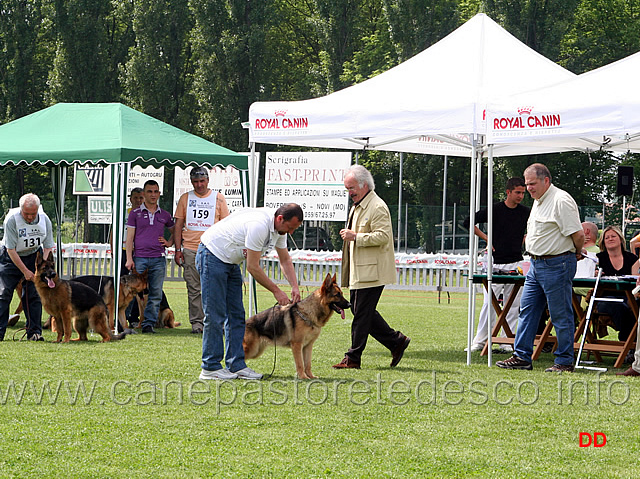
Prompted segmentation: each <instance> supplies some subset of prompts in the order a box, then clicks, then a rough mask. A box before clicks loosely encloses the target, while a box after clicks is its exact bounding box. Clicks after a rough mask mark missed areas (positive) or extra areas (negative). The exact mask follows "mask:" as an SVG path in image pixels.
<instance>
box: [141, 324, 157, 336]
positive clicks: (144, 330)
mask: <svg viewBox="0 0 640 479" xmlns="http://www.w3.org/2000/svg"><path fill="white" fill-rule="evenodd" d="M142 334H156V330H155V329H153V326H142Z"/></svg>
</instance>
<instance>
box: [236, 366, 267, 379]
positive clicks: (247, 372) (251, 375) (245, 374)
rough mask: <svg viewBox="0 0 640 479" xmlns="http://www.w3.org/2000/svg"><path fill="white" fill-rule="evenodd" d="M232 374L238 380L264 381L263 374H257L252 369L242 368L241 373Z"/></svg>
mask: <svg viewBox="0 0 640 479" xmlns="http://www.w3.org/2000/svg"><path fill="white" fill-rule="evenodd" d="M231 374H235V375H236V376H237V377H238V379H251V380H256V379H262V374H260V373H257V372H255V371H254V370H253V369H251V368H242V369H241V370H240V371H236V372H235V373H231Z"/></svg>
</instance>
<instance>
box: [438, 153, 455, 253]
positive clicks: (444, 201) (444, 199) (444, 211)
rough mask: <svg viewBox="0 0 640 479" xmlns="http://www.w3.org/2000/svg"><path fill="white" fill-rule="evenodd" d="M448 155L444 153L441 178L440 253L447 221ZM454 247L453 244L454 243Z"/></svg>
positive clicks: (442, 251)
mask: <svg viewBox="0 0 640 479" xmlns="http://www.w3.org/2000/svg"><path fill="white" fill-rule="evenodd" d="M448 164H449V157H448V156H447V155H444V178H443V179H442V228H441V229H440V231H441V232H440V253H444V235H445V227H444V223H445V221H447V169H448ZM454 247H455V245H454Z"/></svg>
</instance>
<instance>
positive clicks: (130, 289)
mask: <svg viewBox="0 0 640 479" xmlns="http://www.w3.org/2000/svg"><path fill="white" fill-rule="evenodd" d="M71 281H73V282H78V283H82V284H86V285H87V286H89V287H90V288H91V289H93V290H94V291H96V292H97V293H98V294H99V295H100V296H101V297H102V300H103V301H104V303H105V304H106V305H107V309H108V310H109V328H111V329H112V330H113V326H114V312H115V306H116V303H115V300H114V296H115V295H114V287H113V276H97V275H87V276H78V277H77V278H72V279H71ZM147 287H148V283H147V272H146V271H145V272H144V273H142V274H139V273H138V272H137V271H136V269H135V268H133V269H132V270H131V271H130V272H129V274H125V275H123V276H121V277H120V291H119V294H118V323H119V324H120V327H121V329H122V330H123V331H124V330H125V329H127V327H128V326H127V318H126V314H125V312H126V309H127V306H128V305H129V303H130V302H131V301H132V300H133V298H135V297H136V296H137V295H138V293H140V292H142V291H144V290H145V289H147Z"/></svg>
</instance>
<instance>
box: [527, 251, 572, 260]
mask: <svg viewBox="0 0 640 479" xmlns="http://www.w3.org/2000/svg"><path fill="white" fill-rule="evenodd" d="M568 254H573V253H572V252H571V251H565V252H564V253H560V254H543V255H541V256H537V255H535V254H529V256H530V257H531V259H535V260H539V259H551V258H557V257H558V256H566V255H568Z"/></svg>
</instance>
